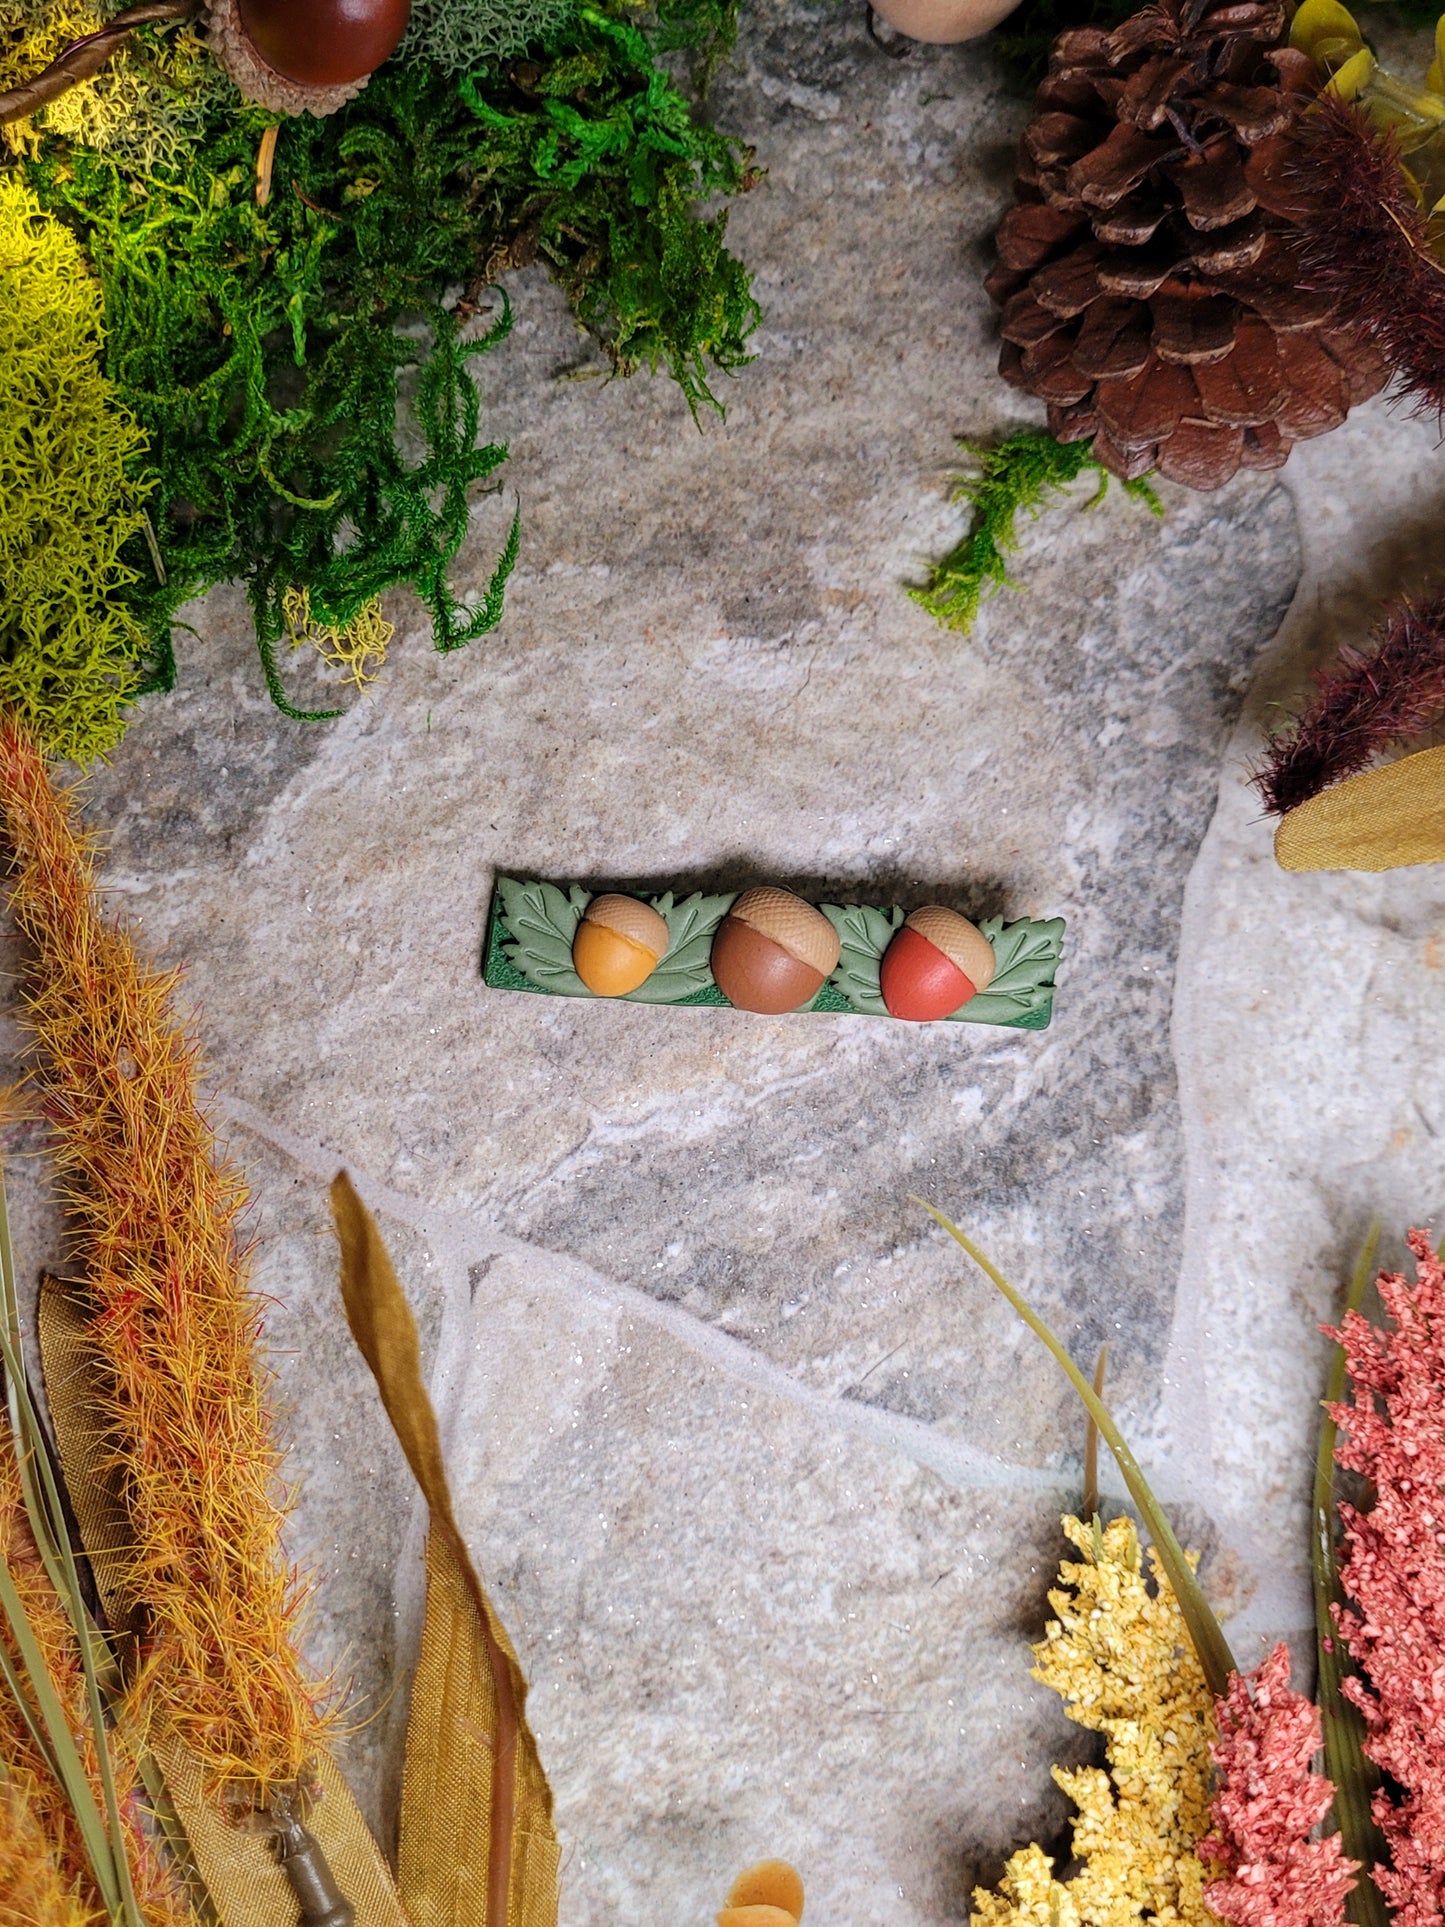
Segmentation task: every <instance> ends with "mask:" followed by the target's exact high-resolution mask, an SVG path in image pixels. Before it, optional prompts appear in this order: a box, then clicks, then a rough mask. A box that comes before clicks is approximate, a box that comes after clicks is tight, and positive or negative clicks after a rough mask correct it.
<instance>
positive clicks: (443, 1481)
mask: <svg viewBox="0 0 1445 1927" xmlns="http://www.w3.org/2000/svg"><path fill="white" fill-rule="evenodd" d="M331 1208H332V1211H333V1213H334V1215H335V1218H336V1230H337V1235H338V1237H339V1238H340V1241H341V1295H342V1299H343V1301H344V1303H345V1306H346V1316H347V1319H348V1320H349V1322H350V1325H351V1331H352V1335H353V1337H354V1338H355V1339H356V1343H357V1345H358V1346H359V1347H360V1350H361V1354H362V1356H363V1357H364V1358H365V1360H366V1362H367V1364H368V1365H369V1366H370V1367H371V1371H372V1375H373V1377H374V1378H375V1379H376V1383H377V1387H378V1389H379V1391H380V1393H381V1401H382V1404H383V1405H384V1406H385V1407H386V1414H387V1417H388V1418H389V1419H390V1420H391V1424H392V1429H393V1431H394V1432H395V1433H396V1436H397V1439H398V1441H399V1443H400V1445H401V1448H402V1450H403V1452H405V1454H406V1458H407V1463H408V1464H409V1465H410V1467H411V1469H412V1472H413V1474H414V1475H415V1478H416V1481H417V1484H418V1485H419V1486H420V1487H421V1489H422V1492H423V1494H424V1496H425V1498H426V1502H427V1505H428V1506H429V1508H430V1510H431V1533H430V1537H429V1540H428V1544H427V1612H426V1630H425V1632H424V1634H423V1638H422V1651H421V1657H420V1660H419V1662H418V1665H417V1673H416V1679H415V1682H414V1684H413V1688H412V1703H411V1716H410V1719H409V1722H408V1726H407V1740H406V1768H405V1774H404V1778H403V1784H402V1812H401V1843H400V1852H399V1859H398V1867H397V1884H398V1886H399V1887H400V1889H401V1896H402V1901H403V1904H404V1905H405V1907H406V1910H407V1914H408V1916H409V1918H410V1920H411V1922H412V1927H556V1920H557V1871H558V1860H559V1855H558V1849H557V1837H556V1832H555V1830H554V1828H553V1824H552V1792H551V1788H550V1787H549V1786H548V1784H547V1777H546V1775H545V1773H544V1772H543V1771H542V1763H541V1758H540V1756H539V1754H538V1751H537V1742H536V1740H535V1739H534V1738H533V1735H532V1730H531V1728H530V1727H529V1726H528V1724H527V1719H526V1700H527V1682H526V1679H525V1678H524V1676H523V1673H522V1668H521V1666H520V1664H519V1663H518V1660H517V1656H516V1653H515V1652H514V1651H513V1650H512V1644H511V1641H510V1640H509V1639H508V1637H507V1634H506V1630H505V1628H504V1627H503V1626H502V1623H501V1621H500V1620H499V1619H498V1618H497V1616H496V1614H495V1613H494V1612H493V1610H492V1606H491V1602H490V1601H489V1600H488V1598H487V1595H486V1593H485V1592H484V1591H483V1589H482V1583H481V1581H480V1579H479V1578H478V1577H477V1573H476V1569H475V1567H474V1566H473V1565H472V1561H471V1555H470V1554H469V1553H468V1551H467V1546H466V1541H465V1540H464V1539H463V1537H462V1534H461V1530H460V1528H459V1527H458V1525H457V1522H456V1515H455V1512H454V1511H453V1508H452V1496H451V1489H450V1487H449V1485H448V1483H447V1476H446V1466H445V1462H444V1460H443V1457H442V1449H441V1437H440V1434H439V1432H438V1429H437V1421H436V1413H435V1412H434V1411H433V1409H432V1403H431V1399H430V1398H429V1397H428V1395H427V1390H426V1385H425V1381H424V1380H423V1378H422V1369H421V1345H420V1342H419V1340H418V1337H417V1329H416V1320H415V1319H414V1318H413V1317H412V1313H411V1307H410V1306H409V1305H408V1304H407V1301H406V1297H405V1295H404V1293H403V1292H402V1289H401V1286H400V1284H399V1283H398V1281H397V1276H396V1272H395V1270H394V1269H393V1267H392V1263H391V1259H390V1258H389V1257H388V1255H387V1251H386V1247H385V1245H384V1244H383V1243H382V1241H381V1234H380V1232H379V1231H378V1230H377V1228H376V1223H375V1220H374V1219H373V1218H372V1216H371V1213H370V1212H369V1211H368V1210H367V1209H366V1206H365V1205H364V1204H363V1203H362V1202H361V1199H360V1198H359V1197H358V1196H357V1194H356V1190H355V1188H354V1186H353V1185H352V1183H351V1180H350V1178H348V1177H347V1175H346V1173H345V1172H344V1171H343V1172H342V1173H341V1174H340V1175H339V1176H338V1177H337V1178H336V1180H335V1181H334V1183H333V1184H332V1186H331Z"/></svg>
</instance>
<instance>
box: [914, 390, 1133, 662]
mask: <svg viewBox="0 0 1445 1927" xmlns="http://www.w3.org/2000/svg"><path fill="white" fill-rule="evenodd" d="M959 447H960V448H962V449H963V450H964V452H965V453H966V454H968V455H971V456H973V457H974V458H975V460H976V461H977V463H978V466H979V469H980V473H979V474H977V475H965V476H960V477H959V478H958V480H957V481H956V483H955V484H954V488H953V493H952V496H951V498H950V499H951V500H952V501H955V502H969V503H971V504H972V505H973V511H974V515H973V525H972V527H971V528H970V529H969V532H968V534H967V535H966V536H965V537H964V538H963V540H962V541H961V542H960V543H959V544H958V545H957V547H956V548H953V549H950V550H949V552H948V554H947V555H946V556H944V558H943V560H942V561H941V562H939V563H937V564H936V565H935V567H934V569H933V572H932V574H931V575H930V576H929V579H928V581H927V583H926V584H925V585H924V586H923V587H922V588H921V589H910V590H909V591H908V594H909V596H910V597H911V599H912V600H913V601H914V602H916V603H917V604H918V605H919V607H920V608H922V609H926V610H927V611H928V613H929V614H930V615H931V616H933V617H935V618H936V620H937V621H939V622H941V623H943V624H944V625H945V626H946V627H947V628H949V629H957V630H959V631H960V633H962V634H964V635H967V634H968V631H969V630H970V629H971V628H972V627H973V624H974V621H975V618H976V617H977V615H978V612H979V608H980V606H981V604H982V603H983V602H984V601H985V599H986V598H987V597H989V596H991V595H994V594H996V593H997V591H998V590H1000V589H1017V588H1018V587H1019V586H1020V585H1019V584H1018V583H1017V582H1015V581H1013V580H1012V579H1011V577H1010V576H1009V572H1008V564H1007V562H1006V561H1005V559H1004V558H1005V557H1006V556H1007V555H1008V554H1009V552H1010V551H1011V550H1013V549H1016V548H1017V547H1018V545H1019V534H1018V518H1019V516H1020V514H1022V513H1027V514H1029V515H1032V516H1035V517H1037V515H1038V513H1039V511H1040V509H1041V508H1043V507H1044V506H1045V505H1046V504H1047V502H1048V500H1049V498H1050V497H1051V496H1053V495H1057V494H1058V493H1059V491H1060V490H1061V489H1064V488H1067V487H1068V485H1069V483H1070V482H1075V481H1077V480H1078V478H1079V477H1080V476H1081V475H1083V474H1085V473H1091V474H1093V475H1095V476H1096V477H1097V478H1098V484H1099V486H1098V489H1097V491H1096V493H1095V494H1094V496H1093V497H1092V499H1091V500H1090V502H1089V504H1088V506H1089V507H1090V508H1092V507H1093V506H1094V504H1095V503H1096V502H1098V501H1100V500H1102V498H1103V495H1104V491H1105V490H1106V489H1107V488H1108V486H1109V474H1108V471H1107V470H1106V469H1104V468H1102V467H1101V466H1100V465H1099V463H1098V462H1096V461H1095V460H1094V456H1093V450H1092V447H1091V445H1090V443H1088V442H1086V441H1085V442H1059V441H1055V439H1054V437H1053V436H1052V435H1050V434H1047V433H1046V432H1045V431H1044V430H1043V429H1041V428H1026V429H1023V430H1021V431H1020V432H1019V433H1018V434H1016V435H1009V436H1006V437H1005V438H1004V440H1003V441H1001V442H1000V443H999V444H998V446H997V447H996V448H986V447H984V446H982V445H981V444H980V443H978V442H970V441H966V440H964V439H963V437H960V438H959ZM1123 488H1124V492H1125V494H1126V495H1130V496H1132V497H1133V498H1134V500H1135V501H1136V502H1143V503H1144V505H1145V507H1146V508H1148V509H1149V511H1150V513H1151V514H1153V515H1162V514H1163V513H1164V505H1163V503H1162V502H1161V501H1160V500H1159V497H1158V496H1157V495H1156V494H1155V492H1154V490H1153V488H1152V487H1151V486H1150V483H1149V481H1148V479H1147V477H1141V478H1140V479H1139V480H1137V481H1133V482H1125V483H1124V484H1123Z"/></svg>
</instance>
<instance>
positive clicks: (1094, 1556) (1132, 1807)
mask: <svg viewBox="0 0 1445 1927" xmlns="http://www.w3.org/2000/svg"><path fill="white" fill-rule="evenodd" d="M1064 1531H1065V1533H1066V1534H1067V1535H1068V1537H1069V1539H1070V1540H1071V1541H1072V1543H1073V1544H1074V1545H1075V1546H1076V1547H1077V1548H1078V1550H1079V1551H1080V1553H1081V1554H1082V1555H1083V1557H1082V1558H1081V1559H1079V1560H1077V1561H1075V1560H1065V1561H1064V1564H1063V1566H1062V1568H1061V1570H1060V1574H1059V1577H1060V1580H1061V1582H1062V1583H1061V1584H1060V1586H1059V1587H1057V1588H1056V1589H1055V1590H1054V1591H1052V1592H1051V1593H1050V1594H1049V1604H1050V1605H1051V1606H1052V1607H1053V1609H1054V1611H1055V1612H1056V1613H1057V1614H1058V1618H1057V1619H1054V1620H1051V1621H1050V1623H1049V1626H1048V1630H1047V1632H1046V1633H1045V1635H1044V1637H1043V1639H1042V1640H1041V1641H1040V1642H1039V1644H1038V1645H1037V1646H1035V1648H1034V1658H1035V1659H1036V1660H1037V1662H1038V1663H1037V1665H1036V1666H1035V1668H1034V1677H1035V1679H1039V1680H1042V1681H1043V1683H1044V1684H1045V1685H1046V1686H1051V1687H1052V1688H1053V1689H1054V1691H1055V1692H1056V1693H1058V1694H1059V1696H1060V1697H1061V1698H1062V1699H1063V1701H1064V1705H1065V1710H1066V1712H1067V1713H1068V1716H1069V1718H1070V1719H1071V1720H1076V1721H1077V1722H1078V1723H1079V1725H1080V1726H1086V1727H1088V1728H1089V1729H1090V1730H1091V1731H1092V1732H1095V1733H1102V1734H1103V1735H1104V1743H1105V1750H1106V1756H1107V1759H1108V1763H1109V1764H1108V1771H1107V1772H1105V1771H1104V1769H1103V1768H1102V1767H1096V1766H1086V1767H1079V1768H1077V1769H1076V1770H1075V1771H1073V1772H1069V1771H1066V1770H1065V1769H1064V1768H1063V1767H1055V1768H1054V1779H1055V1780H1056V1781H1057V1783H1058V1784H1059V1786H1061V1787H1062V1788H1063V1790H1064V1792H1065V1793H1067V1794H1068V1796H1069V1798H1070V1799H1071V1800H1072V1801H1073V1802H1074V1804H1075V1805H1076V1806H1077V1807H1078V1809H1079V1811H1078V1814H1077V1816H1076V1818H1075V1820H1074V1851H1075V1853H1076V1854H1077V1855H1078V1856H1079V1858H1080V1859H1081V1860H1083V1861H1084V1863H1085V1864H1084V1866H1083V1867H1082V1869H1081V1870H1080V1871H1079V1872H1078V1873H1077V1874H1075V1875H1074V1877H1073V1878H1072V1879H1071V1880H1068V1881H1059V1880H1056V1879H1055V1878H1054V1870H1053V1863H1052V1862H1051V1861H1050V1860H1049V1858H1048V1856H1047V1855H1046V1854H1045V1853H1044V1852H1043V1850H1042V1849H1041V1848H1040V1847H1038V1846H1032V1845H1031V1846H1028V1847H1024V1848H1023V1849H1022V1850H1021V1851H1020V1852H1018V1853H1016V1854H1014V1856H1013V1858H1012V1859H1011V1860H1010V1861H1009V1863H1008V1866H1007V1867H1006V1868H1005V1870H1004V1876H1003V1880H1002V1882H1001V1883H1000V1891H999V1893H997V1894H991V1893H987V1892H985V1891H983V1890H982V1889H980V1890H979V1891H978V1892H977V1893H975V1895H974V1907H975V1917H976V1918H977V1919H978V1920H979V1921H980V1922H982V1923H984V1927H1034V1923H1036V1922H1037V1923H1039V1927H1053V1924H1054V1923H1057V1927H1135V1924H1136V1923H1140V1922H1155V1921H1158V1922H1161V1923H1163V1922H1170V1923H1174V1922H1178V1923H1179V1927H1213V1923H1214V1916H1213V1915H1212V1914H1211V1913H1210V1912H1209V1910H1208V1909H1207V1908H1206V1907H1205V1905H1204V1901H1203V1898H1202V1895H1203V1888H1204V1882H1205V1878H1206V1875H1205V1871H1204V1868H1203V1866H1202V1865H1201V1863H1200V1860H1199V1857H1198V1855H1197V1854H1196V1853H1195V1851H1194V1843H1195V1841H1196V1840H1197V1839H1198V1838H1199V1837H1200V1836H1201V1835H1202V1834H1203V1833H1205V1832H1206V1831H1207V1830H1208V1826H1209V1793H1210V1758H1209V1743H1210V1741H1211V1740H1212V1739H1213V1738H1214V1698H1213V1695H1212V1694H1211V1693H1210V1691H1209V1688H1208V1686H1207V1684H1206V1683H1205V1679H1204V1672H1203V1669H1202V1667H1201V1666H1200V1664H1199V1660H1198V1658H1197V1656H1196V1655H1195V1652H1194V1648H1193V1646H1192V1644H1191V1643H1190V1639H1189V1633H1188V1629H1187V1628H1186V1626H1185V1624H1184V1619H1183V1616H1182V1614H1181V1613H1180V1610H1179V1602H1178V1600H1177V1599H1176V1598H1175V1596H1174V1591H1173V1588H1172V1587H1171V1586H1170V1584H1169V1581H1168V1579H1167V1577H1166V1576H1165V1574H1164V1570H1163V1568H1162V1566H1161V1564H1160V1562H1159V1559H1158V1556H1157V1554H1153V1553H1151V1554H1150V1558H1149V1565H1150V1567H1151V1569H1152V1574H1153V1581H1154V1583H1153V1586H1152V1587H1151V1586H1150V1584H1149V1582H1148V1580H1147V1579H1146V1576H1145V1570H1144V1561H1143V1558H1142V1557H1141V1553H1140V1547H1139V1538H1138V1534H1137V1533H1136V1531H1135V1529H1134V1522H1133V1521H1132V1520H1131V1519H1115V1520H1113V1521H1112V1522H1111V1523H1110V1524H1109V1525H1107V1526H1103V1527H1101V1526H1100V1525H1099V1523H1098V1521H1097V1520H1095V1521H1094V1523H1093V1524H1092V1525H1084V1524H1083V1523H1082V1522H1081V1521H1080V1520H1078V1519H1074V1518H1066V1519H1065V1520H1064Z"/></svg>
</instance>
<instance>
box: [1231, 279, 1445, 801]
mask: <svg viewBox="0 0 1445 1927" xmlns="http://www.w3.org/2000/svg"><path fill="white" fill-rule="evenodd" d="M1442 280H1445V277H1442ZM1377 634H1378V638H1379V640H1378V642H1377V645H1376V647H1375V648H1374V649H1373V650H1372V651H1371V652H1370V653H1369V654H1367V655H1355V654H1349V655H1346V657H1345V659H1344V661H1343V663H1341V664H1340V666H1339V667H1337V668H1335V669H1331V670H1326V671H1323V672H1322V673H1321V674H1320V675H1319V676H1318V677H1317V678H1316V681H1317V682H1318V685H1319V694H1318V696H1317V697H1316V698H1315V702H1314V706H1313V708H1311V709H1309V710H1308V711H1307V712H1306V713H1305V715H1304V716H1302V717H1301V718H1300V720H1299V722H1298V723H1297V724H1295V725H1294V727H1293V729H1292V730H1288V731H1281V732H1279V734H1277V735H1272V736H1271V737H1270V741H1269V750H1268V754H1267V756H1266V759H1265V762H1264V765H1263V767H1262V768H1261V769H1260V770H1259V771H1257V773H1256V775H1255V778H1254V781H1255V786H1256V788H1257V789H1258V790H1259V793H1260V795H1261V796H1262V797H1263V798H1264V806H1265V808H1266V809H1267V810H1269V811H1270V813H1271V814H1272V815H1275V816H1283V815H1284V813H1285V811H1286V810H1292V809H1294V808H1295V807H1296V806H1297V805H1298V804H1300V803H1305V802H1308V801H1309V799H1310V797H1312V796H1317V795H1318V794H1319V792H1320V791H1321V790H1323V789H1327V788H1328V787H1329V785H1330V784H1331V783H1338V782H1341V781H1342V780H1343V779H1344V778H1345V777H1346V776H1355V775H1357V774H1358V773H1359V772H1360V771H1361V770H1363V769H1368V768H1369V766H1370V764H1371V763H1372V762H1373V761H1374V760H1375V758H1376V757H1377V756H1378V755H1380V754H1381V753H1382V752H1383V751H1385V750H1387V749H1389V748H1390V746H1391V745H1392V744H1393V743H1397V742H1399V741H1401V740H1402V739H1403V738H1405V737H1408V736H1417V735H1419V734H1420V733H1421V732H1422V731H1423V730H1426V729H1428V728H1429V727H1430V725H1431V724H1432V723H1434V722H1437V721H1438V720H1439V719H1440V717H1441V716H1445V586H1442V587H1441V588H1440V589H1438V590H1437V591H1436V592H1435V593H1434V594H1433V595H1432V596H1429V597H1428V598H1427V599H1426V600H1425V601H1423V602H1410V601H1407V600H1405V599H1404V598H1402V599H1401V600H1400V601H1399V602H1396V603H1393V604H1392V605H1391V607H1390V609H1389V611H1388V612H1387V614H1386V616H1385V620H1384V622H1383V623H1382V625H1381V627H1380V629H1379V631H1378V632H1377Z"/></svg>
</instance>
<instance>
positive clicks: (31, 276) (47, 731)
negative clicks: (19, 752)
mask: <svg viewBox="0 0 1445 1927" xmlns="http://www.w3.org/2000/svg"><path fill="white" fill-rule="evenodd" d="M100 352H101V325H100V290H99V288H98V287H97V285H96V283H95V281H94V279H93V277H92V275H91V274H90V271H89V269H88V268H87V266H86V262H85V257H84V255H83V254H82V253H81V251H80V248H79V246H78V245H77V243H76V242H75V240H74V239H73V237H72V236H71V234H70V233H69V231H68V230H67V229H65V228H64V227H62V226H61V225H60V224H59V223H58V222H56V221H54V220H52V219H51V218H50V217H49V216H48V215H46V214H44V213H43V212H42V211H41V209H40V207H39V205H38V203H37V202H36V200H35V198H34V196H33V195H32V194H31V193H30V192H29V190H28V189H27V188H26V187H24V186H23V185H22V184H21V183H20V182H19V181H17V180H15V179H13V178H9V177H6V176H4V175H0V396H3V397H4V406H3V407H0V701H3V702H5V703H8V704H9V705H11V707H12V708H14V709H15V710H17V711H18V712H19V713H20V714H21V715H22V716H23V717H24V719H25V720H26V722H27V723H28V724H29V725H30V727H31V728H32V729H33V730H34V731H35V732H36V734H37V735H38V736H39V738H40V740H41V741H42V743H43V744H44V746H45V748H46V749H47V750H48V751H49V752H50V753H51V754H52V755H56V756H67V757H71V758H73V759H75V760H76V761H77V762H85V761H88V760H89V759H91V758H92V757H95V756H101V755H104V754H105V752H106V751H107V750H109V749H111V748H112V747H113V746H114V744H115V743H116V742H117V741H118V740H119V738H120V735H121V732H122V730H123V729H124V727H125V719H124V709H125V704H126V700H127V697H128V696H129V694H130V692H131V690H132V689H133V688H134V686H135V682H136V669H135V664H136V660H137V658H138V657H139V656H140V655H141V654H142V653H143V651H144V646H145V638H144V636H143V635H142V632H141V630H140V627H139V625H138V624H137V623H136V622H135V621H134V619H133V618H132V617H131V616H130V615H129V614H128V613H127V612H126V611H125V609H124V608H123V607H122V606H121V605H120V603H119V602H118V600H117V598H116V591H117V590H118V589H120V588H122V587H123V586H124V585H125V584H126V583H127V582H129V581H131V580H132V579H133V577H132V575H131V572H130V571H129V570H128V569H127V568H126V567H125V566H124V565H123V564H122V563H121V561H120V551H121V548H122V546H123V544H124V543H125V542H126V541H128V540H129V538H130V537H131V536H132V535H134V534H135V533H136V531H137V530H138V529H139V528H140V526H141V521H142V515H141V497H142V495H143V494H144V488H143V487H141V486H138V485H137V484H136V483H134V482H133V481H132V480H131V479H130V477H129V475H128V469H129V468H130V467H131V466H132V465H133V464H134V463H135V460H136V458H137V457H138V456H139V455H140V454H141V453H142V452H143V450H144V446H145V443H144V437H143V436H142V434H141V432H140V430H139V429H138V428H137V427H136V425H135V422H134V421H133V420H132V418H131V417H130V415H129V414H128V413H127V412H126V411H125V410H124V409H123V408H121V407H120V406H119V404H118V402H117V400H116V396H115V391H114V388H113V387H112V385H111V383H110V382H109V381H107V379H106V378H105V376H104V375H103V374H102V372H101V365H100Z"/></svg>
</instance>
